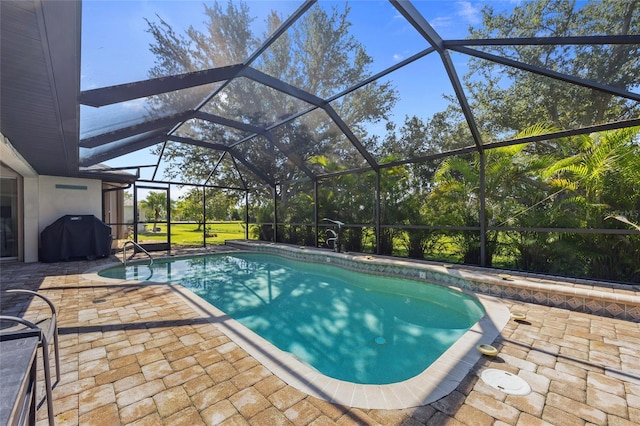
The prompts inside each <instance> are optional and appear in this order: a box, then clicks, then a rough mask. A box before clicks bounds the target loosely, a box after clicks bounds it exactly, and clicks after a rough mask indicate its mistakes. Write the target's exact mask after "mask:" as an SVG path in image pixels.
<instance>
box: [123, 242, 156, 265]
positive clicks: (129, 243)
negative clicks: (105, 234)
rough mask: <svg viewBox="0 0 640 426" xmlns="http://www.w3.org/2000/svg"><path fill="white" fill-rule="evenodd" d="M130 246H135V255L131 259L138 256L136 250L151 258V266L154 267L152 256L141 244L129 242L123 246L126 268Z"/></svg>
mask: <svg viewBox="0 0 640 426" xmlns="http://www.w3.org/2000/svg"><path fill="white" fill-rule="evenodd" d="M128 245H132V246H133V254H132V255H131V257H133V256H135V255H136V250H139V251H141V252H143V253H144V254H146V255H147V256H149V266H151V265H153V256H151V253H149V252H148V251H146V250H145V249H144V248H143V247H142V246H141V245H140V244H138V243H136V242H135V241H131V240H129V241H127V242H125V243H124V245H123V246H122V263H123V264H124V266H125V267H126V266H127V246H128Z"/></svg>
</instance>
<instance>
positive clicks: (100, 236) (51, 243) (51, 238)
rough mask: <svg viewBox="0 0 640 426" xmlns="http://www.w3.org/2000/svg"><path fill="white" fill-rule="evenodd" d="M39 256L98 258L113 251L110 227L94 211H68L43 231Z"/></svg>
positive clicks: (45, 259) (48, 259)
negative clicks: (80, 213) (86, 212)
mask: <svg viewBox="0 0 640 426" xmlns="http://www.w3.org/2000/svg"><path fill="white" fill-rule="evenodd" d="M40 244H41V247H40V260H41V261H43V262H59V261H62V260H71V259H74V258H86V259H90V260H91V259H95V258H98V257H105V256H109V255H110V254H111V228H110V227H109V226H108V225H106V224H105V223H104V222H103V221H101V220H100V219H98V218H97V217H95V216H93V215H79V216H73V215H66V216H62V217H61V218H60V219H58V220H56V221H55V222H53V223H52V224H51V225H49V226H47V227H46V228H45V229H44V231H42V233H41V234H40Z"/></svg>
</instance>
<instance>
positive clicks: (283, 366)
mask: <svg viewBox="0 0 640 426" xmlns="http://www.w3.org/2000/svg"><path fill="white" fill-rule="evenodd" d="M177 257H182V256H175V257H174V258H177ZM115 265H118V263H111V264H107V265H102V266H101V267H97V268H92V269H89V270H87V271H85V272H84V273H83V274H82V277H83V279H87V280H90V281H101V282H105V283H118V284H123V283H128V284H131V285H157V283H154V282H153V281H135V280H121V279H113V278H104V277H101V276H99V275H98V274H97V272H98V271H100V270H102V269H106V268H109V267H112V266H115ZM162 285H169V286H171V287H172V288H173V289H175V290H176V291H177V292H178V293H179V294H180V295H182V296H183V297H184V299H185V301H186V302H187V303H188V304H189V305H190V306H191V308H192V309H194V311H196V312H198V313H199V314H200V315H201V317H202V318H206V319H209V321H210V322H211V323H213V324H215V325H216V326H217V327H218V328H219V329H220V330H221V331H222V332H223V333H224V334H225V335H226V336H227V337H229V339H231V340H232V341H233V342H234V343H235V344H237V345H238V346H239V347H241V348H242V349H244V350H245V351H246V352H247V353H248V354H249V355H251V356H252V357H253V358H255V359H256V360H257V361H258V362H260V363H261V364H262V365H263V366H264V367H266V368H267V369H268V370H270V371H271V372H272V373H273V374H275V375H276V376H277V377H279V378H280V379H281V380H283V381H284V382H285V383H287V384H288V385H290V386H292V387H294V388H296V389H298V390H300V391H302V392H304V393H306V394H308V395H311V396H314V397H317V398H320V399H323V400H325V401H329V402H331V403H335V404H341V405H344V406H348V407H354V408H363V409H404V408H411V407H416V406H420V405H426V404H429V403H432V402H435V401H437V400H439V399H441V398H442V397H444V396H446V395H448V394H449V393H451V392H452V391H453V390H454V389H455V388H456V387H457V386H458V385H459V384H460V382H461V381H462V380H463V379H464V378H465V377H466V376H467V374H468V373H469V372H470V371H471V369H472V368H473V366H474V365H475V364H476V362H477V361H478V360H479V359H480V358H481V357H482V356H483V355H482V354H481V353H480V352H479V351H478V350H477V349H476V347H477V346H478V345H480V344H491V343H492V342H493V341H494V340H495V338H496V337H498V335H499V334H500V331H501V330H502V329H503V328H504V326H505V325H506V324H507V322H508V321H509V319H510V313H509V310H508V309H507V308H506V307H505V306H504V305H503V304H502V303H501V302H500V300H499V299H498V298H495V297H493V296H488V295H475V297H477V298H478V299H479V301H480V303H481V304H482V305H483V307H484V309H485V311H486V314H485V315H484V316H483V317H482V318H481V319H480V320H479V321H478V322H477V323H476V324H474V325H473V326H472V327H471V328H470V329H469V330H468V331H467V332H466V333H465V334H464V335H463V336H462V337H460V339H458V340H457V341H456V342H455V343H454V344H453V345H452V346H451V347H450V348H449V349H447V351H445V352H444V353H443V354H442V355H441V356H440V357H439V358H438V359H437V360H436V361H434V362H433V363H432V364H431V365H430V366H429V367H427V368H426V369H425V370H424V371H422V372H421V373H420V374H418V375H416V376H414V377H412V378H410V379H407V380H404V381H401V382H397V383H391V384H385V385H365V384H356V383H351V382H346V381H342V380H337V379H333V378H331V377H328V376H325V375H324V374H322V373H320V372H318V371H317V370H315V369H314V368H313V367H311V366H309V365H307V364H305V363H303V362H302V361H300V360H299V359H298V358H296V357H295V356H294V355H292V354H291V353H288V352H286V351H283V350H281V349H279V348H277V347H276V346H275V345H273V344H271V343H270V342H268V341H267V340H266V339H264V338H262V337H261V336H259V335H258V334H256V333H254V332H253V331H251V330H249V329H248V328H247V327H245V326H243V325H242V324H240V323H239V322H238V321H236V320H234V319H233V318H231V317H229V316H228V315H226V314H225V313H224V312H222V311H221V310H219V309H218V308H216V307H215V306H213V305H211V304H210V303H209V302H207V301H205V300H204V299H202V298H201V297H200V296H198V295H196V294H195V293H193V292H192V291H190V290H188V289H187V288H185V287H183V286H181V285H178V284H162ZM450 288H452V289H454V290H458V291H464V292H466V293H469V292H468V291H467V290H464V289H461V288H458V287H455V286H450ZM403 356H406V354H403Z"/></svg>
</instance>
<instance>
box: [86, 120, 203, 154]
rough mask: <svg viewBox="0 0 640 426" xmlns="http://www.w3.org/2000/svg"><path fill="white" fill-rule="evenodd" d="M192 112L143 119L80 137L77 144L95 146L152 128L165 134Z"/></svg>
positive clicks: (87, 146) (149, 130) (151, 129)
mask: <svg viewBox="0 0 640 426" xmlns="http://www.w3.org/2000/svg"><path fill="white" fill-rule="evenodd" d="M194 114H195V111H185V112H182V113H178V114H173V115H170V116H167V117H163V118H158V119H156V120H149V121H145V122H142V123H140V124H136V125H133V126H129V127H123V128H120V129H117V130H112V131H110V132H107V133H101V134H99V135H96V136H92V137H90V138H86V139H81V140H80V142H79V145H80V147H81V148H96V147H99V146H101V145H105V144H107V143H110V142H115V141H117V140H120V139H124V138H128V137H130V136H135V135H137V134H140V133H146V132H151V131H154V130H158V131H163V132H164V133H165V134H166V133H167V132H168V131H169V130H171V129H172V128H173V127H175V125H176V124H179V123H182V122H185V121H187V120H189V119H191V118H194ZM165 129H166V131H165Z"/></svg>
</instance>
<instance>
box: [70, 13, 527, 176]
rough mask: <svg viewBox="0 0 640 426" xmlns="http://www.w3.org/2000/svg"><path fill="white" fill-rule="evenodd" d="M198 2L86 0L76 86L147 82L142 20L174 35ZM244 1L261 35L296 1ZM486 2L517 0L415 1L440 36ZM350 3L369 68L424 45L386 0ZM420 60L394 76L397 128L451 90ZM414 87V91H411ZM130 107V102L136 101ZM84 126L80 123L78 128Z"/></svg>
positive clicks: (469, 20) (459, 29) (471, 20)
mask: <svg viewBox="0 0 640 426" xmlns="http://www.w3.org/2000/svg"><path fill="white" fill-rule="evenodd" d="M203 3H206V4H210V2H208V1H201V0H197V1H195V0H194V1H191V0H183V1H169V0H163V1H150V0H143V1H133V0H131V1H103V0H100V1H99V0H84V1H83V6H82V7H83V22H82V68H81V90H88V89H94V88H99V87H105V86H110V85H115V84H122V83H128V82H132V81H139V80H145V79H147V78H148V71H149V69H150V68H151V67H152V66H153V63H154V57H153V55H152V54H151V53H150V51H149V44H150V43H151V42H152V41H153V40H152V37H151V36H150V34H149V33H148V32H147V28H148V24H147V22H146V21H145V19H149V20H153V21H156V22H157V21H158V20H159V19H162V20H164V21H166V22H167V23H169V24H170V25H171V26H172V27H173V28H174V30H175V31H176V33H183V32H184V31H185V30H186V29H187V28H188V27H189V26H190V25H193V26H194V27H195V28H196V29H202V28H203V21H204V19H205V17H204V14H203V10H204V7H203ZM246 3H247V4H248V5H249V7H250V11H251V15H252V16H255V18H256V19H255V21H254V27H253V28H252V30H253V31H254V33H257V34H261V33H263V32H264V29H265V25H264V22H265V17H266V15H267V13H268V12H269V11H270V10H272V9H275V10H278V11H279V12H280V14H281V15H282V16H284V17H286V16H288V15H289V14H290V13H292V12H294V11H295V10H296V9H297V8H298V7H299V5H300V3H301V2H299V1H293V0H284V1H267V0H249V1H246ZM487 3H490V4H491V6H492V7H494V9H496V10H501V9H511V8H513V7H514V5H515V4H517V2H516V1H515V0H507V1H499V0H491V1H490V2H488V1H455V0H446V1H443V0H419V1H414V2H413V4H414V6H415V7H416V9H418V10H419V11H420V12H421V13H422V14H423V16H424V17H425V18H426V19H427V21H428V22H429V23H430V24H431V25H432V26H433V28H434V29H435V30H436V31H437V32H438V33H439V34H440V35H441V36H442V37H443V38H444V39H456V38H465V36H466V34H467V30H468V28H469V26H471V25H473V26H477V25H478V24H479V23H480V22H481V9H482V7H483V6H484V5H485V4H487ZM225 4H226V1H225V2H223V5H225ZM349 4H350V6H351V9H352V10H351V13H350V14H349V17H350V20H351V22H352V27H351V32H352V34H353V35H354V36H355V37H356V38H357V39H358V40H359V41H360V42H361V43H362V44H363V45H364V46H365V48H366V51H367V53H368V54H369V55H370V56H372V57H373V59H374V62H373V65H372V67H371V71H372V72H373V73H376V72H378V71H381V70H383V69H385V68H387V67H389V66H392V65H393V64H395V63H397V62H399V61H401V60H403V59H406V58H407V57H409V56H411V55H413V54H415V53H417V52H419V51H421V50H423V49H425V48H426V47H428V44H427V43H426V41H425V40H424V39H423V38H422V37H420V36H419V35H418V34H417V32H416V31H415V29H414V28H413V27H411V25H410V24H409V23H408V22H406V20H404V18H403V17H402V16H401V15H400V14H399V13H398V12H397V10H395V9H394V8H393V7H392V6H391V5H390V4H389V3H388V2H387V1H386V0H355V1H351V2H350V3H349ZM320 5H322V6H333V5H337V6H338V7H339V8H342V7H343V5H344V3H343V2H341V1H320ZM455 60H456V57H455V56H454V61H455ZM420 62H422V64H420V65H415V66H410V67H405V68H403V69H401V70H399V71H397V72H395V73H394V74H393V80H392V84H393V86H394V87H395V88H396V90H397V91H398V93H399V94H400V98H401V101H400V102H399V103H398V105H397V106H396V108H395V109H394V111H393V114H394V119H395V122H396V123H398V124H399V125H400V124H401V123H402V121H403V118H404V116H405V115H407V114H411V115H413V114H415V113H418V114H419V115H420V116H424V117H425V118H426V117H429V116H431V115H432V114H433V113H434V112H438V111H442V110H443V109H444V108H445V107H446V105H447V101H445V100H444V99H443V95H445V94H447V95H452V94H453V91H452V89H451V85H450V83H449V80H448V79H447V77H446V73H445V72H444V68H443V67H442V66H441V63H440V61H439V57H438V56H437V55H434V54H432V55H429V56H428V57H427V58H425V59H423V60H421V61H420ZM456 65H457V66H460V70H461V71H459V74H460V77H462V75H463V74H464V69H465V67H464V64H462V63H461V64H456ZM417 87H419V88H420V89H419V90H416V88H417ZM128 106H129V107H130V108H135V106H136V104H135V102H134V103H130V104H129V105H128ZM103 108H104V107H103ZM89 109H90V107H83V108H82V109H81V120H84V118H86V117H89V116H90V117H92V118H93V123H95V122H96V120H98V121H99V120H101V115H100V113H102V114H103V116H108V115H109V114H112V113H114V112H113V108H111V109H108V108H104V109H103V110H102V111H98V110H93V109H91V110H90V111H89ZM114 114H116V115H114V117H115V116H117V114H120V115H122V114H125V115H126V114H127V111H126V110H122V111H120V112H118V113H114ZM83 117H84V118H83ZM88 122H90V121H89V120H84V123H88ZM94 125H95V124H94ZM85 126H86V124H85ZM82 127H83V125H82V124H81V133H82ZM85 128H86V127H85ZM378 130H379V131H380V132H383V131H384V129H378ZM143 156H144V158H143ZM153 163H155V158H153V157H151V156H149V155H148V154H146V150H145V152H144V153H139V154H136V158H135V163H132V157H131V156H129V157H127V158H123V159H114V160H111V161H108V162H106V164H108V165H110V166H118V167H121V166H130V165H132V164H153Z"/></svg>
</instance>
